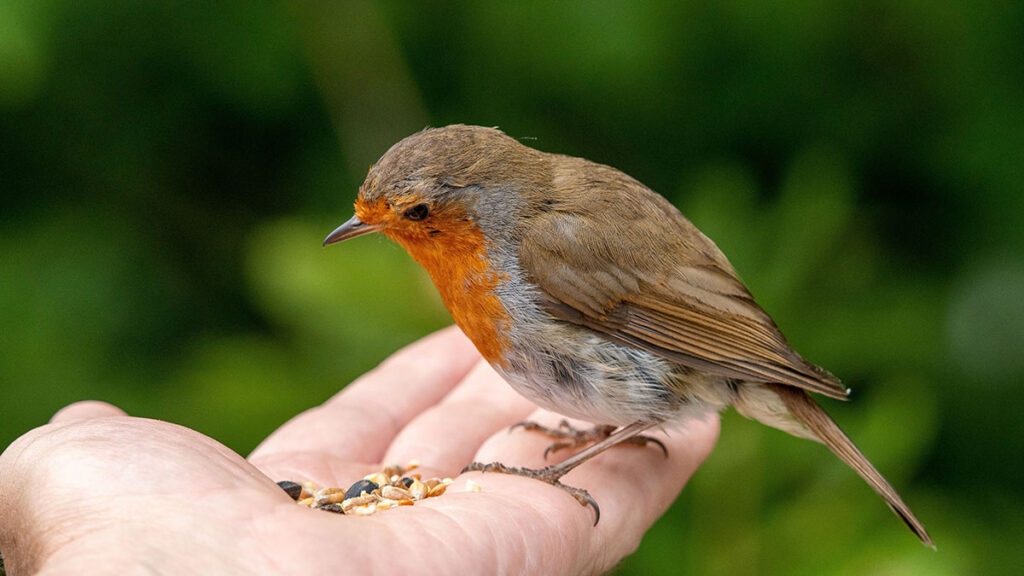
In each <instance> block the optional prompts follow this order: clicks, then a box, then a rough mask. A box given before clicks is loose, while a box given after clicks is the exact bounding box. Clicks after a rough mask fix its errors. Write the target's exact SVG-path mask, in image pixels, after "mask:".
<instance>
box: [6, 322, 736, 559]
mask: <svg viewBox="0 0 1024 576" xmlns="http://www.w3.org/2000/svg"><path fill="white" fill-rule="evenodd" d="M526 418H530V419H532V420H535V421H538V422H542V423H549V424H554V423H556V422H558V421H559V420H560V419H561V417H559V416H558V415H556V414H553V413H550V412H545V411H541V410H537V409H536V407H535V406H533V405H532V404H530V403H529V402H527V401H526V400H524V399H522V398H521V397H519V396H518V395H517V394H516V393H515V392H513V391H512V390H511V388H509V386H508V385H507V384H505V383H504V381H502V380H501V378H500V377H499V376H498V375H497V374H496V373H494V371H493V370H491V368H490V367H489V366H487V365H486V364H485V363H484V362H482V361H481V360H480V357H479V356H478V354H477V353H476V351H475V350H474V349H473V347H472V345H471V344H469V342H468V341H467V340H466V339H465V337H464V336H462V334H461V333H460V332H459V331H458V330H456V329H454V328H449V329H445V330H442V331H440V332H438V333H436V334H434V335H432V336H429V337H427V338H424V339H423V340H421V341H419V342H417V343H415V344H413V345H411V346H409V347H407V348H405V349H403V350H402V351H400V352H398V353H396V354H395V355H394V356H392V357H391V358H390V359H389V360H388V361H386V362H385V363H383V364H382V365H381V366H380V367H378V368H377V369H375V370H373V371H371V372H369V373H368V374H366V375H364V376H363V377H362V378H360V379H359V380H357V381H356V382H354V383H353V384H351V385H350V386H348V387H346V388H345V389H344V390H343V391H341V392H340V393H338V394H337V395H336V396H335V397H334V398H332V399H331V400H329V401H328V402H326V403H325V404H323V405H322V406H319V407H316V408H313V409H311V410H308V411H307V412H305V413H303V414H300V415H298V416H296V417H295V418H293V419H292V420H291V421H289V422H288V423H286V424H285V425H284V426H282V427H281V428H280V429H278V430H277V431H276V432H274V433H273V434H272V435H271V436H270V437H269V438H267V439H266V440H265V441H264V442H263V443H262V444H261V445H260V446H259V447H258V448H257V449H256V450H255V451H254V452H253V453H252V454H251V455H250V456H249V458H248V459H244V458H242V457H241V456H239V455H238V454H235V453H234V452H232V451H231V450H229V449H228V448H226V447H224V446H223V445H221V444H219V443H218V442H216V441H215V440H213V439H211V438H208V437H206V436H203V435H202V434H199V433H198V432H195V431H193V430H189V429H187V428H183V427H181V426H177V425H175V424H170V423H167V422H161V421H156V420H148V419H143V418H133V417H129V416H126V415H125V414H124V413H123V412H122V411H120V410H119V409H117V408H115V407H113V406H110V405H108V404H104V403H100V402H83V403H78V404H73V405H71V406H69V407H67V408H65V409H63V410H61V411H60V412H58V413H57V414H56V415H55V416H54V417H53V419H52V420H51V422H50V423H49V424H47V425H45V426H41V427H39V428H37V429H35V430H32V431H30V432H28V433H27V434H25V435H24V436H22V437H21V438H19V439H18V440H16V441H15V442H14V443H12V444H11V445H10V446H9V447H8V448H7V450H6V451H4V453H3V454H2V455H0V553H2V554H3V558H4V560H5V562H6V566H7V570H8V573H9V574H11V575H12V576H14V575H17V574H23V573H37V572H39V573H43V572H45V573H48V574H58V573H75V574H86V573H99V572H102V573H114V572H120V571H124V570H128V569H138V568H140V567H145V569H146V570H148V571H149V572H153V573H159V574H164V573H166V574H186V573H188V574H238V573H273V574H321V573H335V572H340V571H346V572H353V573H358V574H365V573H439V572H441V571H442V570H444V571H446V572H449V573H469V574H480V573H521V574H559V573H591V572H602V571H606V570H608V569H610V568H611V567H613V566H614V565H615V564H616V563H617V562H618V561H619V560H620V559H621V558H623V557H624V556H625V555H627V554H629V553H630V552H632V551H633V550H634V549H636V547H637V546H638V545H639V543H640V539H641V537H642V536H643V534H644V532H645V531H646V530H647V529H648V528H649V527H650V526H651V524H652V523H653V522H654V521H655V520H656V519H657V518H658V517H659V516H660V515H661V514H662V513H664V511H665V509H666V508H667V507H668V506H669V505H670V504H671V503H672V501H673V500H674V499H675V498H676V496H677V495H678V493H679V491H680V490H682V488H683V486H684V484H685V482H686V481H687V479H688V478H689V477H690V476H691V475H692V474H693V472H694V470H695V469H696V468H697V466H698V465H699V464H700V463H701V461H703V459H704V458H705V457H706V456H707V455H708V453H709V452H710V451H711V448H712V446H713V444H714V441H715V439H716V437H717V433H718V420H717V417H709V419H708V420H707V421H704V422H701V421H694V422H691V423H690V424H689V425H688V426H687V427H686V428H685V429H676V430H671V431H670V433H669V434H666V433H665V432H657V433H655V435H656V436H657V437H658V438H659V439H661V440H662V441H663V442H664V443H665V445H666V447H667V448H668V452H669V457H668V458H667V459H666V458H665V457H664V455H663V454H662V452H661V450H658V449H653V448H647V449H644V448H630V447H622V448H616V449H613V450H609V451H608V452H606V453H604V454H602V455H601V456H600V457H599V458H596V459H594V460H592V461H589V462H587V463H586V464H585V465H583V466H581V467H580V468H578V469H576V470H574V471H573V472H572V473H570V474H569V475H567V476H566V478H565V482H566V483H567V484H571V485H575V486H580V487H584V488H586V489H587V490H588V491H589V492H590V493H591V494H592V495H593V496H594V498H595V499H596V500H597V501H598V502H599V503H600V504H601V510H602V515H601V522H600V523H599V524H598V525H597V526H594V525H593V511H592V510H591V509H590V508H587V507H583V506H580V505H579V503H577V502H576V500H574V499H573V498H571V497H570V496H568V495H567V494H566V493H565V492H563V491H562V490H560V489H558V488H555V487H553V486H550V485H548V484H545V483H543V482H538V481H535V480H530V479H527V478H522V477H518V476H509V475H505V474H480V473H477V472H474V473H470V474H466V475H463V476H459V477H457V478H456V481H455V483H454V484H452V485H451V486H449V488H448V491H447V492H446V493H445V494H444V495H443V496H441V497H437V498H430V499H427V500H422V501H419V502H417V503H416V505H415V506H403V507H399V508H393V509H390V510H385V511H382V512H378V513H377V514H375V515H373V516H369V517H354V516H343V515H338V514H332V513H328V512H323V511H318V510H310V509H307V508H304V507H302V506H299V505H298V504H296V503H295V502H294V501H292V500H291V498H289V497H288V496H287V495H286V494H285V493H284V491H282V490H281V489H280V488H279V487H278V486H277V485H276V484H275V481H278V480H294V481H298V482H302V481H305V480H311V481H313V482H315V483H316V484H317V485H318V486H340V487H346V486H348V485H350V484H351V483H352V482H353V481H355V480H357V479H359V478H361V477H363V476H364V475H366V474H368V473H371V472H375V471H379V470H380V469H381V467H382V465H383V464H387V463H398V464H405V463H406V462H408V461H409V460H413V459H416V460H419V461H420V462H422V468H421V470H420V471H421V472H422V473H423V475H424V476H452V477H456V476H457V475H458V473H459V470H461V468H462V467H463V466H464V465H466V464H468V463H469V462H470V461H473V460H477V461H481V462H491V461H501V462H504V463H506V464H510V465H518V466H533V467H536V466H542V465H544V464H545V462H544V461H543V458H542V454H543V452H544V448H545V447H546V445H547V444H548V442H549V439H547V438H545V437H543V436H541V435H538V434H534V433H530V432H525V431H521V430H517V431H512V432H510V431H508V428H509V426H510V425H511V424H513V423H515V422H518V421H521V420H524V419H526ZM468 477H472V478H473V480H474V481H475V482H477V483H478V484H479V485H480V486H481V487H482V491H480V492H467V491H465V488H464V486H465V479H466V478H468Z"/></svg>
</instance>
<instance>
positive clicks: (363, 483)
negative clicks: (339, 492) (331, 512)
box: [345, 480, 380, 500]
mask: <svg viewBox="0 0 1024 576" xmlns="http://www.w3.org/2000/svg"><path fill="white" fill-rule="evenodd" d="M378 488H380V486H377V483H376V482H372V481H370V480H360V481H358V482H356V483H355V484H353V485H352V486H351V487H349V489H348V490H345V499H346V500H348V499H349V498H358V497H359V496H361V495H362V493H363V492H366V493H367V494H370V493H372V492H373V491H374V490H376V489H378Z"/></svg>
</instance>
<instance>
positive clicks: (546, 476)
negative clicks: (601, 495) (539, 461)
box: [462, 424, 601, 526]
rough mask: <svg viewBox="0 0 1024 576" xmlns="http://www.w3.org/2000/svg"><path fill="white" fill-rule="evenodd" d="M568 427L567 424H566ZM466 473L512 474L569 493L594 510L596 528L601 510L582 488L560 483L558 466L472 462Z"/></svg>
mask: <svg viewBox="0 0 1024 576" xmlns="http://www.w3.org/2000/svg"><path fill="white" fill-rule="evenodd" d="M567 425H568V424H567ZM466 472H500V473H501V474H512V475H514V476H524V477H526V478H532V479H534V480H540V481H541V482H545V483H547V484H551V485H552V486H555V487H557V488H561V489H562V490H565V491H566V492H568V493H569V495H570V496H572V497H573V498H575V499H576V501H577V502H579V503H580V505H581V506H590V507H591V508H593V509H594V525H595V526H597V522H598V521H599V520H600V519H601V508H600V507H599V506H598V505H597V501H596V500H594V498H593V497H592V496H591V495H590V493H589V492H587V491H586V490H584V489H582V488H576V487H575V486H567V485H565V484H562V482H561V481H560V480H561V478H562V475H563V474H565V473H566V470H563V469H562V468H560V467H559V466H557V465H556V466H545V467H544V468H536V469H535V468H519V467H517V466H506V465H504V464H502V463H501V462H491V463H489V464H483V463H481V462H473V463H472V464H470V465H469V466H466V467H465V468H463V469H462V473H466Z"/></svg>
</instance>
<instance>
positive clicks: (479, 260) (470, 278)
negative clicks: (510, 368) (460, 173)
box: [385, 221, 508, 366]
mask: <svg viewBox="0 0 1024 576" xmlns="http://www.w3.org/2000/svg"><path fill="white" fill-rule="evenodd" d="M457 225H458V226H459V227H460V228H461V229H460V230H447V229H446V230H443V231H442V232H441V233H440V234H437V235H435V236H431V237H423V236H419V235H416V236H413V235H402V234H393V235H392V234H388V232H387V230H385V234H388V235H389V236H391V237H392V239H394V240H395V241H396V242H398V243H399V244H401V245H402V247H403V248H405V249H406V251H407V252H409V255H410V256H412V257H413V259H414V260H416V261H417V262H419V263H420V265H421V266H423V268H424V269H426V271H427V273H429V274H430V278H431V279H432V280H433V281H434V285H435V286H436V287H437V290H438V292H439V293H440V294H441V300H442V301H443V302H444V304H445V306H446V307H447V308H448V311H449V312H450V313H451V315H452V318H453V319H454V320H455V323H456V324H458V326H459V328H461V329H462V331H463V332H464V333H465V334H466V336H467V337H468V338H469V339H470V340H471V341H472V342H473V344H475V345H476V348H477V350H479V351H480V354H481V355H482V356H483V357H484V358H485V359H486V360H487V361H488V362H490V363H491V364H497V365H499V366H503V365H504V363H505V361H504V355H503V350H505V348H506V344H507V342H506V337H505V333H506V330H507V323H508V311H507V310H506V309H505V305H504V304H503V303H502V301H501V299H500V298H498V296H497V295H496V294H495V288H496V287H497V286H498V284H499V282H501V280H502V278H503V277H504V274H503V273H502V272H500V271H498V270H494V269H493V268H492V267H491V266H490V264H489V261H490V259H489V258H488V255H487V242H486V239H485V238H484V235H483V234H482V233H481V232H480V230H479V228H477V227H476V226H475V225H474V224H472V223H471V222H469V221H463V222H459V223H458V224H457Z"/></svg>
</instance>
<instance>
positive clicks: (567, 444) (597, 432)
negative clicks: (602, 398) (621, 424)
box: [509, 420, 668, 460]
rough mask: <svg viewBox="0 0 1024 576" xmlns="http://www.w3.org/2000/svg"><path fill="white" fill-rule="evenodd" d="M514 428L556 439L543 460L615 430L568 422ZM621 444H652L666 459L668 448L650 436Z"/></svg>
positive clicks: (604, 436) (534, 423)
mask: <svg viewBox="0 0 1024 576" xmlns="http://www.w3.org/2000/svg"><path fill="white" fill-rule="evenodd" d="M516 428H522V429H524V430H530V431H531V432H540V433H541V434H545V435H547V436H549V437H551V438H555V439H557V440H556V441H555V442H553V443H551V445H549V446H548V447H547V448H546V449H545V450H544V459H545V460H547V459H548V455H549V454H551V453H552V452H558V451H559V450H564V449H567V448H579V447H580V446H586V445H587V444H593V443H595V442H600V441H601V440H604V439H606V438H608V437H609V436H611V434H612V432H614V431H615V430H616V427H615V426H611V425H609V424H597V425H595V426H593V427H591V428H576V427H575V426H573V425H571V424H569V421H568V420H562V421H561V422H559V423H558V426H557V427H555V428H551V427H548V426H541V425H540V424H537V423H536V422H532V421H529V420H526V421H523V422H519V423H517V424H513V425H512V427H511V428H510V429H509V430H515V429H516ZM621 443H622V444H633V445H634V446H647V445H648V444H654V445H655V446H657V447H658V448H661V451H662V452H664V453H665V457H666V458H667V457H668V448H666V447H665V444H664V443H663V442H662V441H661V440H658V439H657V438H653V437H651V436H642V435H637V436H632V437H630V438H627V439H625V440H623V441H622V442H621Z"/></svg>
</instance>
